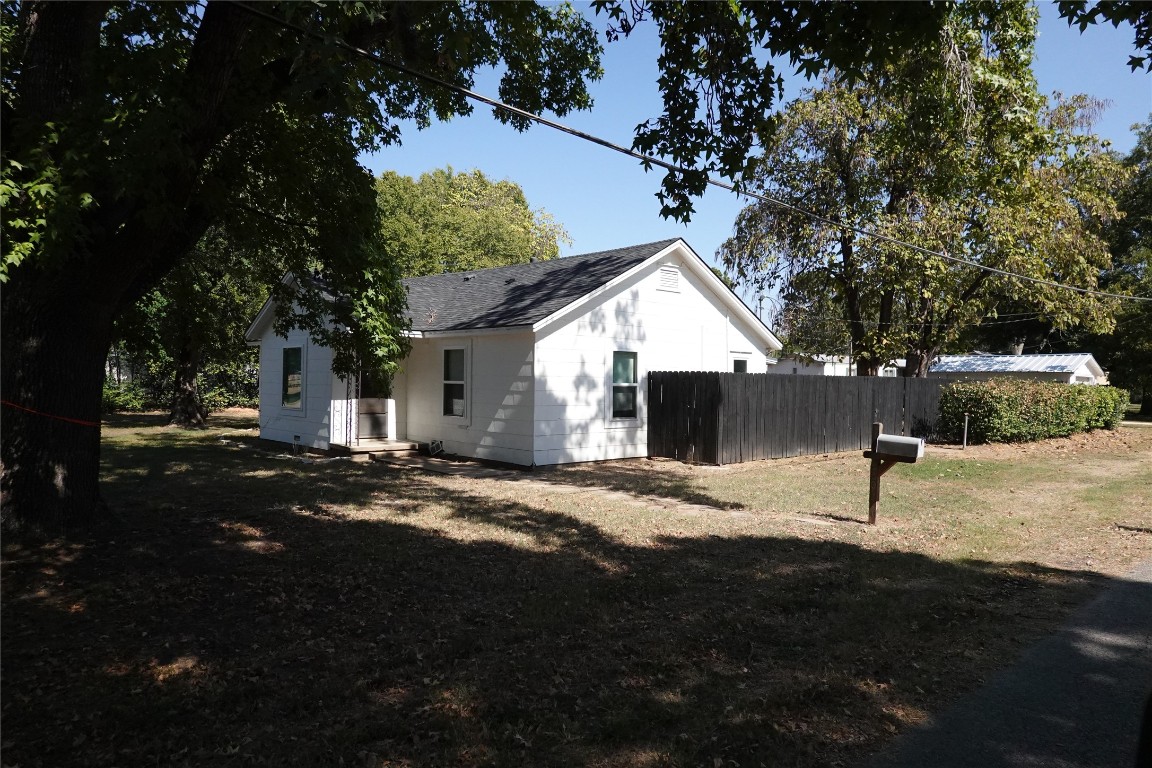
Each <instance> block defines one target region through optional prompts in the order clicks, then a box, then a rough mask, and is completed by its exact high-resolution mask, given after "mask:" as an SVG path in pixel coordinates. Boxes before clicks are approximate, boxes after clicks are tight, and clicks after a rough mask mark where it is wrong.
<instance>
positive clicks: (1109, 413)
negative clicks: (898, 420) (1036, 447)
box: [940, 379, 1128, 443]
mask: <svg viewBox="0 0 1152 768" xmlns="http://www.w3.org/2000/svg"><path fill="white" fill-rule="evenodd" d="M1127 408H1128V392H1127V391H1126V390H1123V389H1117V388H1115V387H1096V386H1090V385H1087V384H1072V385H1068V384H1056V383H1051V382H1039V381H1028V380H1023V379H993V380H991V381H973V382H958V383H956V384H951V385H949V386H946V387H944V389H943V390H942V391H941V393H940V433H941V435H942V436H943V438H944V439H945V440H950V441H953V442H960V440H961V437H962V435H963V431H964V414H965V413H967V414H968V442H970V443H984V442H990V443H1018V442H1027V441H1030V440H1043V439H1045V438H1048V437H1064V436H1067V435H1071V434H1073V433H1075V432H1084V431H1086V430H1089V429H1115V428H1116V425H1117V424H1119V423H1120V420H1121V419H1122V418H1123V417H1124V412H1125V410H1126V409H1127Z"/></svg>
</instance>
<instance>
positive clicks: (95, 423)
mask: <svg viewBox="0 0 1152 768" xmlns="http://www.w3.org/2000/svg"><path fill="white" fill-rule="evenodd" d="M0 405H6V406H8V407H9V408H15V409H16V410H18V411H25V412H27V413H34V414H36V415H37V416H43V417H44V418H46V419H56V420H57V421H66V422H68V423H69V424H79V425H80V426H82V427H96V428H97V429H99V428H100V422H98V421H85V420H84V419H72V418H69V417H67V416H56V415H55V414H51V413H44V412H43V411H37V410H33V409H32V408H25V407H24V406H22V405H16V403H10V402H8V401H7V400H0Z"/></svg>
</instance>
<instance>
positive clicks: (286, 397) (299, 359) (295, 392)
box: [280, 347, 304, 408]
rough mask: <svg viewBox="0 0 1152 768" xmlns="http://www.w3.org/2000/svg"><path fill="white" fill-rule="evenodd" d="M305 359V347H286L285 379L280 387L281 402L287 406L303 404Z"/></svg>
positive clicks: (292, 406) (298, 406) (296, 406)
mask: <svg viewBox="0 0 1152 768" xmlns="http://www.w3.org/2000/svg"><path fill="white" fill-rule="evenodd" d="M303 360H304V355H303V349H301V348H300V347H285V348H284V365H283V369H284V380H283V384H282V386H281V389H280V403H281V405H283V406H284V407H285V408H300V407H302V406H303V397H302V394H303V389H304V370H303V367H302V363H303Z"/></svg>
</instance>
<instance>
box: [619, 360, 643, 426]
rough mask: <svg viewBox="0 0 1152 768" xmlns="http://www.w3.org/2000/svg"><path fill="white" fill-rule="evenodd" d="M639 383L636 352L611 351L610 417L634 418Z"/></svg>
mask: <svg viewBox="0 0 1152 768" xmlns="http://www.w3.org/2000/svg"><path fill="white" fill-rule="evenodd" d="M639 389H640V383H639V379H638V378H637V376H636V353H635V352H613V353H612V418H614V419H634V418H636V408H637V406H636V401H637V396H638V394H639Z"/></svg>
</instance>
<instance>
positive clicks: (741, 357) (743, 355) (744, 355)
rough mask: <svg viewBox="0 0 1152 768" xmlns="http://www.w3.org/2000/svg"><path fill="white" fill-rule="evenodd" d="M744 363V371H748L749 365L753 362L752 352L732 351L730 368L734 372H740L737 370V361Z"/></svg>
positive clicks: (729, 358) (729, 357)
mask: <svg viewBox="0 0 1152 768" xmlns="http://www.w3.org/2000/svg"><path fill="white" fill-rule="evenodd" d="M740 362H742V363H744V373H748V366H749V364H751V362H752V353H751V352H732V353H730V354H729V355H728V370H729V371H731V372H732V373H739V371H737V370H736V363H740Z"/></svg>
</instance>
